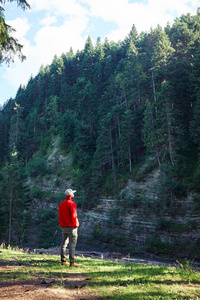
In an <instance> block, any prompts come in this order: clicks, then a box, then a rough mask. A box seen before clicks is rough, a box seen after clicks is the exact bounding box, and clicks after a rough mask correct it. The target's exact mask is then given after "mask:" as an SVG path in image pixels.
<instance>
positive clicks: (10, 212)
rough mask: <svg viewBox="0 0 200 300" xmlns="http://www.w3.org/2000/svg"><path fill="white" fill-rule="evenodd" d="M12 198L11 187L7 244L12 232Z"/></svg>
mask: <svg viewBox="0 0 200 300" xmlns="http://www.w3.org/2000/svg"><path fill="white" fill-rule="evenodd" d="M12 200H13V191H12V187H11V191H10V203H9V236H8V244H9V245H10V242H11V234H12Z"/></svg>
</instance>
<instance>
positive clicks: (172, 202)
mask: <svg viewBox="0 0 200 300" xmlns="http://www.w3.org/2000/svg"><path fill="white" fill-rule="evenodd" d="M71 161H72V158H71V155H70V153H69V154H68V155H66V156H64V155H61V154H60V153H59V151H58V148H57V147H52V153H51V154H50V155H49V157H48V159H47V164H48V167H49V168H51V170H52V171H51V173H50V174H48V176H45V177H42V176H38V177H37V178H32V179H31V180H30V182H29V186H30V188H31V191H32V211H31V215H32V224H31V232H30V233H29V237H30V239H29V245H28V246H29V247H44V248H49V247H51V246H56V245H59V243H60V238H61V234H60V228H59V224H58V215H57V211H58V205H59V203H61V202H62V201H63V200H64V190H65V189H66V188H67V187H73V188H75V186H74V185H73V182H72V178H73V172H75V170H73V168H72V166H71ZM161 175H162V174H160V171H159V169H156V170H155V169H154V170H153V171H150V172H145V170H144V169H141V170H140V176H139V178H136V176H135V177H133V178H132V179H129V180H128V182H127V183H126V184H125V185H124V187H123V189H122V190H121V191H120V194H119V195H118V196H117V197H116V198H110V197H100V198H99V199H98V202H97V205H96V206H95V207H94V208H93V209H90V210H87V211H85V210H81V209H78V215H79V220H80V228H79V243H82V244H83V246H84V247H86V246H87V245H89V244H90V245H93V246H94V245H95V244H96V245H97V247H101V246H102V245H103V246H107V245H108V246H109V248H111V247H112V248H113V250H114V251H115V250H116V248H119V249H120V251H122V250H124V252H127V253H135V252H140V251H143V250H145V251H150V252H156V253H158V254H160V253H164V254H171V255H177V254H178V255H183V256H186V255H187V256H190V257H200V196H199V195H195V194H192V193H188V192H186V193H185V194H184V195H181V196H180V194H179V195H176V194H175V193H172V191H171V189H170V187H169V188H168V189H167V181H166V179H165V178H164V177H162V176H161ZM158 185H159V186H158ZM77 196H78V197H79V203H80V201H81V193H80V192H79V191H78V190H77ZM77 196H76V197H77ZM76 199H77V200H78V198H75V202H76ZM46 224H48V227H46Z"/></svg>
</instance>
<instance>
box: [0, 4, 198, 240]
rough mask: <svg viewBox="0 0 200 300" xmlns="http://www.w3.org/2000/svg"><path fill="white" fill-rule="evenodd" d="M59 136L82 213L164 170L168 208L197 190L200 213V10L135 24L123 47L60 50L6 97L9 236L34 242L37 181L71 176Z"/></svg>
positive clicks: (1, 214) (5, 216)
mask: <svg viewBox="0 0 200 300" xmlns="http://www.w3.org/2000/svg"><path fill="white" fill-rule="evenodd" d="M64 50H65V49H63V51H64ZM55 140H56V141H57V146H58V147H59V151H60V153H62V154H63V155H67V154H70V155H71V157H72V164H71V168H72V169H73V170H71V173H70V174H72V178H71V180H72V183H73V188H76V190H77V191H79V195H80V196H79V197H80V198H81V200H80V201H79V199H77V202H78V206H79V207H81V208H82V209H90V208H91V207H94V206H95V205H96V203H97V202H98V198H99V197H100V196H104V197H109V196H112V197H119V195H120V190H121V189H122V187H123V186H124V184H125V183H126V182H127V181H128V180H129V179H132V180H136V181H140V180H142V179H143V178H144V177H145V176H146V174H148V172H150V171H152V170H153V169H160V172H161V173H160V174H161V176H160V182H159V187H158V189H159V191H160V192H159V193H160V195H161V194H162V195H163V191H164V197H163V198H164V200H163V201H165V202H166V203H165V204H166V207H167V208H170V209H171V208H172V209H173V205H175V204H174V202H175V200H176V199H177V198H181V197H184V196H185V195H186V194H187V193H188V191H192V192H193V193H196V195H197V196H196V198H195V199H196V200H195V201H196V202H195V205H196V206H195V207H196V210H197V211H198V212H199V210H200V197H198V193H199V192H200V181H199V176H200V9H198V10H197V13H196V15H191V14H186V15H182V16H181V17H180V18H176V19H175V20H174V23H173V24H172V25H169V24H168V25H167V26H166V27H165V28H164V29H163V28H161V27H160V26H159V25H158V26H157V27H156V28H155V29H153V28H150V29H149V31H148V32H142V33H140V34H138V32H137V28H136V27H135V26H134V25H133V26H132V28H131V31H130V33H129V34H128V35H127V37H126V38H125V39H124V40H123V41H119V42H117V43H116V42H113V41H109V40H108V39H105V40H104V41H101V38H98V39H97V41H96V44H95V45H93V43H92V40H91V38H90V37H88V38H87V40H86V42H85V47H84V49H82V50H80V51H77V52H76V53H74V51H73V49H72V48H71V49H70V50H69V52H67V53H64V52H63V54H62V55H61V57H57V56H54V59H53V61H52V63H51V64H50V65H47V66H43V65H42V66H41V67H40V70H39V72H38V74H37V75H36V76H35V77H31V78H30V79H29V81H28V83H27V85H26V86H20V87H19V89H18V91H17V94H16V97H15V99H12V98H11V99H9V100H7V102H6V103H5V104H4V106H3V107H2V108H1V111H0V194H1V197H0V224H1V237H0V242H3V241H5V242H7V243H12V242H13V243H14V242H15V243H18V244H20V243H21V244H24V243H26V240H27V234H28V233H27V230H28V229H27V228H28V227H29V226H31V225H30V218H31V217H30V215H31V214H32V211H31V208H32V198H33V190H31V188H30V182H33V181H34V180H36V179H37V178H38V176H47V175H49V176H50V175H51V176H52V175H53V176H55V178H58V176H62V174H60V173H62V172H61V171H60V169H59V168H58V165H57V163H56V162H54V165H53V166H49V165H48V164H47V157H48V156H49V151H50V148H51V145H52V143H53V142H55ZM144 165H145V168H143V172H142V173H141V172H139V170H141V167H142V166H144ZM72 171H73V172H72ZM64 175H66V174H64ZM57 185H59V180H57ZM34 192H35V194H36V193H38V194H39V192H40V191H37V190H36V189H35V191H34ZM47 197H48V196H47ZM49 197H50V196H49ZM40 198H41V202H42V197H40V195H38V199H40Z"/></svg>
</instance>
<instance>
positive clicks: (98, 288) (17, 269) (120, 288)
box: [0, 246, 200, 300]
mask: <svg viewBox="0 0 200 300" xmlns="http://www.w3.org/2000/svg"><path fill="white" fill-rule="evenodd" d="M76 261H77V262H78V263H81V264H82V265H81V266H80V267H78V268H69V267H68V266H61V264H60V257H59V256H57V255H44V254H29V253H26V252H23V251H22V250H20V249H11V248H9V249H7V248H6V247H5V246H3V247H2V246H1V253H0V262H4V266H0V275H1V280H2V281H8V280H16V279H17V280H33V279H34V278H44V277H48V278H54V279H55V283H54V286H55V287H62V288H69V287H68V286H67V279H68V278H71V275H72V274H73V276H74V278H76V276H77V277H78V276H85V278H86V277H89V280H88V284H87V285H85V286H84V287H83V288H84V289H85V290H87V289H90V292H91V293H92V294H94V295H97V296H98V297H101V298H102V299H127V300H128V299H145V300H148V299H159V300H161V299H162V300H168V299H190V300H193V299H196V300H197V299H200V273H199V271H198V270H197V269H194V268H193V266H191V265H190V264H189V263H187V264H185V265H186V267H185V266H184V264H180V266H179V267H167V266H146V265H142V264H136V263H120V262H117V261H115V262H113V261H106V260H103V259H101V260H95V259H91V258H85V257H83V256H82V257H77V258H76Z"/></svg>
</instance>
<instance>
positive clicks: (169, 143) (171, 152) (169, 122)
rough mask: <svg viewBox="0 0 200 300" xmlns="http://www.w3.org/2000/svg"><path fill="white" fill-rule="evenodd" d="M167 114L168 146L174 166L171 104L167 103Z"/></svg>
mask: <svg viewBox="0 0 200 300" xmlns="http://www.w3.org/2000/svg"><path fill="white" fill-rule="evenodd" d="M166 114H167V127H168V145H169V156H170V160H171V163H172V166H173V165H174V157H173V147H172V136H171V116H170V113H169V103H166Z"/></svg>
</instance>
